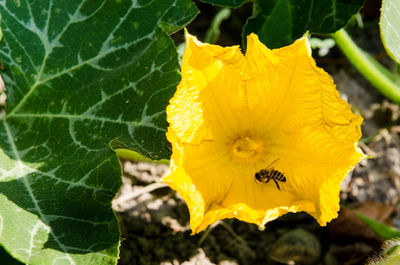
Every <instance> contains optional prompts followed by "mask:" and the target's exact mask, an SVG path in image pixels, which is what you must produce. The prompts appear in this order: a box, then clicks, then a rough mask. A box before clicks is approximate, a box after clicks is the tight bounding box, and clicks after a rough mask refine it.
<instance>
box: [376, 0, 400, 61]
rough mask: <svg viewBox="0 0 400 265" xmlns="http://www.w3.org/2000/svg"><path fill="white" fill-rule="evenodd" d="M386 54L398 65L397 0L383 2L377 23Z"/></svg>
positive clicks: (399, 27) (399, 8)
mask: <svg viewBox="0 0 400 265" xmlns="http://www.w3.org/2000/svg"><path fill="white" fill-rule="evenodd" d="M379 25H380V29H381V37H382V42H383V44H384V46H385V49H386V51H387V53H388V54H389V55H390V57H392V59H393V60H395V61H396V62H397V63H400V6H399V1H398V0H383V2H382V9H381V18H380V21H379Z"/></svg>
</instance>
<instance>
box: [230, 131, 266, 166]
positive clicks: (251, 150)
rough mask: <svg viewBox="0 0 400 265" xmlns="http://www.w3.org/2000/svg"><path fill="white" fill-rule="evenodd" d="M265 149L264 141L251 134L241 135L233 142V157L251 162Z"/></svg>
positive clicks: (236, 159)
mask: <svg viewBox="0 0 400 265" xmlns="http://www.w3.org/2000/svg"><path fill="white" fill-rule="evenodd" d="M262 150H263V146H262V143H261V142H260V141H258V140H257V139H253V138H251V137H249V136H245V137H241V138H239V139H237V140H236V141H234V142H233V144H232V150H231V152H232V157H233V159H234V160H235V161H237V162H242V163H251V162H254V161H256V160H257V159H258V158H259V157H260V155H261V153H262Z"/></svg>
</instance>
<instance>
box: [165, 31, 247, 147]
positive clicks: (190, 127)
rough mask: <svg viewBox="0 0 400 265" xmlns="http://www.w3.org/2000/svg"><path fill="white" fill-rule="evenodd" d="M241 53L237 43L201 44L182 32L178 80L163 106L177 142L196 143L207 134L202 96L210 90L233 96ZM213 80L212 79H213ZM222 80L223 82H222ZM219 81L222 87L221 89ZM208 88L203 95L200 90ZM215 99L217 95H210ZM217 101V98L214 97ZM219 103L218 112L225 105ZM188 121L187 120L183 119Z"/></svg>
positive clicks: (207, 136) (241, 58) (208, 130)
mask: <svg viewBox="0 0 400 265" xmlns="http://www.w3.org/2000/svg"><path fill="white" fill-rule="evenodd" d="M242 61H243V54H242V53H241V52H240V49H239V47H238V46H234V47H228V48H222V47H220V46H218V45H210V44H203V43H201V42H199V41H198V40H197V39H196V38H195V37H193V36H191V35H190V34H186V51H185V54H184V56H183V60H182V80H181V82H180V84H179V85H178V87H177V91H176V93H175V95H174V97H173V98H172V99H171V100H170V105H169V106H168V107H167V117H168V118H167V120H168V122H169V123H170V128H169V129H170V130H172V131H174V132H175V134H176V136H177V138H178V139H179V141H181V142H187V143H197V144H198V143H200V141H201V139H207V138H210V137H211V131H210V128H208V125H207V124H205V123H207V122H206V121H205V120H204V118H203V116H204V111H205V110H204V108H203V99H204V97H209V96H208V94H210V93H218V95H221V94H224V95H225V96H231V98H234V95H233V93H231V92H232V91H230V88H231V87H237V85H236V83H235V82H238V81H240V79H239V78H237V79H235V78H232V77H235V76H236V75H235V72H237V70H236V69H239V68H240V67H241V64H242ZM213 82H214V83H213ZM224 82H226V83H224ZM221 84H223V85H224V87H225V90H224V91H221V90H220V89H215V88H221ZM206 88H208V92H207V93H206V94H207V95H206V96H202V95H201V93H202V92H203V90H205V89H206ZM214 98H215V99H216V98H217V95H215V96H213V97H212V99H214ZM216 101H217V102H218V100H216ZM221 103H222V102H218V103H216V104H217V105H219V106H220V107H221V112H223V111H224V108H225V111H227V110H226V107H225V106H224V105H223V104H221ZM188 120H189V121H190V122H187V121H188Z"/></svg>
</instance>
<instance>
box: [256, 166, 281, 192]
mask: <svg viewBox="0 0 400 265" xmlns="http://www.w3.org/2000/svg"><path fill="white" fill-rule="evenodd" d="M278 160H279V158H278V159H276V160H275V161H273V162H272V163H271V164H269V166H268V167H267V168H265V169H261V170H260V171H258V172H256V174H255V176H254V179H255V181H256V183H257V181H258V182H261V183H268V182H269V181H270V180H271V179H272V180H273V181H274V182H275V184H276V187H277V188H278V190H281V189H280V187H279V184H278V181H280V182H286V177H285V175H284V174H283V173H282V172H280V171H278V170H275V169H273V168H272V167H271V166H272V165H273V164H274V163H275V162H276V161H278Z"/></svg>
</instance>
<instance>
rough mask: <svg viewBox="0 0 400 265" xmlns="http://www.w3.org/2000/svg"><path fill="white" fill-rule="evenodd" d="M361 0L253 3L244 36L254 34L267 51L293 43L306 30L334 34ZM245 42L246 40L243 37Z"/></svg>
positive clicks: (296, 0)
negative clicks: (252, 12)
mask: <svg viewBox="0 0 400 265" xmlns="http://www.w3.org/2000/svg"><path fill="white" fill-rule="evenodd" d="M363 2H364V0H348V1H347V0H346V1H345V0H319V1H315V0H271V1H263V0H260V1H256V3H255V4H256V7H255V9H254V10H255V12H254V14H253V17H252V18H250V19H249V20H248V21H247V24H246V26H245V27H244V30H243V34H244V36H247V35H249V34H250V33H252V32H253V33H256V34H257V35H258V36H259V38H260V40H261V41H262V42H263V43H264V44H266V45H267V46H268V48H270V49H272V48H279V47H282V46H286V45H289V44H291V43H293V42H294V41H295V40H296V39H298V38H300V37H302V36H303V35H304V33H305V32H306V31H310V32H311V33H323V34H325V33H333V32H335V31H337V30H339V29H340V28H342V27H344V26H345V25H346V23H347V21H348V20H349V19H350V18H351V17H352V16H353V15H354V14H356V13H357V12H358V11H359V10H360V8H361V6H362V4H363ZM244 39H245V38H244Z"/></svg>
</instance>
